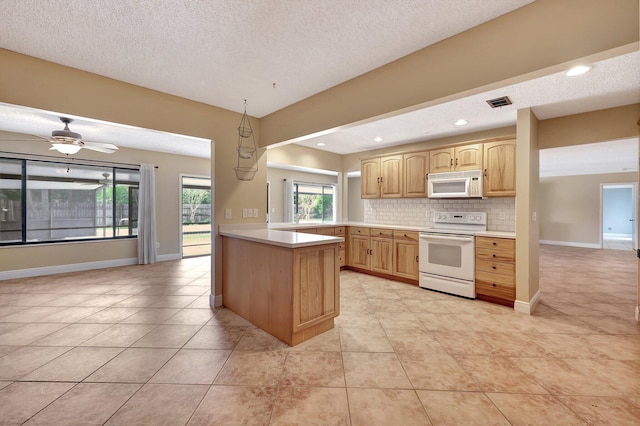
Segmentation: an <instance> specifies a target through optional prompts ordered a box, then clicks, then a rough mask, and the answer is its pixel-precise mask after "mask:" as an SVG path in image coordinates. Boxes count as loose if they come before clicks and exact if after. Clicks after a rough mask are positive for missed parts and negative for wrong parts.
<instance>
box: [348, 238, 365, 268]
mask: <svg viewBox="0 0 640 426" xmlns="http://www.w3.org/2000/svg"><path fill="white" fill-rule="evenodd" d="M369 259H370V257H369V237H368V236H366V237H363V236H360V235H351V236H350V237H349V266H353V267H355V268H361V269H369Z"/></svg>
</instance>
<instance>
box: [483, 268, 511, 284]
mask: <svg viewBox="0 0 640 426" xmlns="http://www.w3.org/2000/svg"><path fill="white" fill-rule="evenodd" d="M476 280H479V281H483V282H487V283H489V284H493V283H496V284H502V285H506V286H511V287H514V288H515V285H516V284H515V273H508V272H507V273H504V274H499V273H495V272H487V271H478V270H477V271H476Z"/></svg>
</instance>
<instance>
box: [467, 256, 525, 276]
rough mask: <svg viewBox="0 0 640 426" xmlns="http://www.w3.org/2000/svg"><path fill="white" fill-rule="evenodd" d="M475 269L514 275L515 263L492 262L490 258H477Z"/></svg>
mask: <svg viewBox="0 0 640 426" xmlns="http://www.w3.org/2000/svg"><path fill="white" fill-rule="evenodd" d="M476 271H484V272H489V273H492V274H500V275H510V276H515V274H516V265H515V263H513V262H494V261H492V260H485V259H480V258H479V259H477V261H476Z"/></svg>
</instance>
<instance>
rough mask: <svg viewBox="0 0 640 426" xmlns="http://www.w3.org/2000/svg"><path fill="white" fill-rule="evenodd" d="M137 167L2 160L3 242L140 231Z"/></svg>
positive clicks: (0, 224)
mask: <svg viewBox="0 0 640 426" xmlns="http://www.w3.org/2000/svg"><path fill="white" fill-rule="evenodd" d="M139 181H140V173H139V171H138V170H135V169H124V168H116V167H105V166H92V165H82V164H71V163H58V162H52V161H40V160H21V159H7V158H2V159H0V244H2V245H6V244H27V243H40V242H55V241H69V240H80V239H104V238H118V237H130V236H135V235H136V234H137V226H138V225H137V214H138V203H137V200H138V183H139Z"/></svg>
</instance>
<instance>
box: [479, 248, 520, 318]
mask: <svg viewBox="0 0 640 426" xmlns="http://www.w3.org/2000/svg"><path fill="white" fill-rule="evenodd" d="M515 245H516V242H515V240H512V239H508V238H490V237H476V297H477V298H478V299H484V300H488V301H490V302H494V303H500V304H503V305H507V306H513V304H514V301H515V299H516V256H515Z"/></svg>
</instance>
